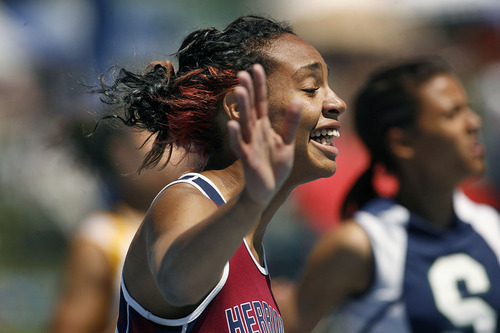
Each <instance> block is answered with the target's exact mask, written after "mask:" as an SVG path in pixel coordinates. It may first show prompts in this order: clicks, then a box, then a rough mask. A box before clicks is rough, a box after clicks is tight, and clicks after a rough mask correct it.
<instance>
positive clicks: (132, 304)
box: [121, 262, 229, 326]
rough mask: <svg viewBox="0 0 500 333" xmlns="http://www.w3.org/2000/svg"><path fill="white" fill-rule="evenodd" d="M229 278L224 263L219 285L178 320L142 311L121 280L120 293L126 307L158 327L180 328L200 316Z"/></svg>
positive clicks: (227, 267)
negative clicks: (189, 312)
mask: <svg viewBox="0 0 500 333" xmlns="http://www.w3.org/2000/svg"><path fill="white" fill-rule="evenodd" d="M228 276H229V262H227V263H226V265H225V266H224V271H223V273H222V277H221V279H220V280H219V283H217V285H216V286H215V288H214V289H212V291H211V292H210V294H208V296H207V297H205V299H204V300H203V301H202V302H201V303H200V305H198V307H197V308H196V309H195V310H194V311H193V312H192V313H191V314H189V315H187V316H186V317H184V318H178V319H167V318H162V317H158V316H155V315H154V314H152V313H151V312H149V311H148V310H146V309H144V308H143V307H142V306H141V305H140V304H139V303H138V302H137V301H136V300H135V299H134V298H132V296H131V295H130V294H129V292H128V290H127V287H126V286H125V283H124V282H123V280H122V284H121V285H122V292H123V297H124V298H125V301H126V302H127V304H128V306H130V307H132V308H133V309H134V310H135V311H137V312H138V313H139V314H140V315H141V316H142V317H144V318H146V319H148V320H150V321H152V322H154V323H156V324H160V325H164V326H182V325H186V324H189V323H191V322H192V321H194V320H195V319H196V318H198V317H199V316H200V314H201V313H202V312H203V311H204V310H205V308H206V307H207V306H208V304H209V303H210V302H211V301H212V299H213V298H214V297H215V296H217V294H218V293H219V291H220V290H221V289H222V287H224V285H225V284H226V281H227V278H228Z"/></svg>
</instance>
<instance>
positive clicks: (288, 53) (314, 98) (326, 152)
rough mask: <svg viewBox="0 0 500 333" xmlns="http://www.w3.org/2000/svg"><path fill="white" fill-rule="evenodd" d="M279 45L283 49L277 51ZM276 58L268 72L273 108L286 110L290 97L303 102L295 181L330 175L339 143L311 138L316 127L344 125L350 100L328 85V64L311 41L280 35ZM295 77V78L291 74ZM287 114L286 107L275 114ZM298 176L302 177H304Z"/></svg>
mask: <svg viewBox="0 0 500 333" xmlns="http://www.w3.org/2000/svg"><path fill="white" fill-rule="evenodd" d="M277 48H280V49H282V50H283V51H280V52H275V50H276V49H277ZM270 49H271V50H272V51H273V55H274V56H273V58H274V59H275V60H276V61H278V62H279V63H280V66H279V68H278V69H276V70H274V71H273V72H272V73H270V74H269V76H268V87H269V96H270V99H269V106H270V109H276V110H284V108H285V107H286V105H287V101H289V100H291V99H293V98H298V99H300V100H301V101H302V103H303V110H302V119H301V123H300V126H299V128H298V130H297V136H296V156H295V160H296V161H300V162H299V163H295V164H294V169H293V171H292V179H291V183H296V184H298V183H304V182H307V181H310V180H313V179H317V178H320V177H329V176H331V175H333V174H334V173H335V171H336V168H337V167H336V163H335V158H336V156H337V155H338V154H339V151H338V149H337V148H336V147H335V145H324V144H320V143H317V142H315V141H314V140H311V138H310V135H311V132H312V131H313V130H315V129H323V128H336V129H339V128H340V122H339V116H340V115H341V114H342V113H344V112H345V110H346V104H345V103H344V101H343V100H342V99H341V98H339V97H338V96H337V95H336V94H335V93H334V92H333V91H332V89H331V88H330V87H329V85H328V74H329V70H328V67H327V65H326V63H325V61H324V60H323V58H322V57H321V55H320V54H319V53H318V51H317V50H316V49H315V48H314V47H312V46H311V45H310V44H308V43H307V42H305V41H304V40H302V39H300V38H299V37H297V36H294V35H287V36H284V37H283V38H280V39H279V40H277V41H276V42H275V43H273V46H272V47H271V48H270ZM290 77H291V78H292V79H291V80H290V79H289V78H290ZM281 114H284V111H281V112H275V113H273V114H271V121H274V120H275V119H273V115H281ZM298 177H301V178H300V179H299V178H298Z"/></svg>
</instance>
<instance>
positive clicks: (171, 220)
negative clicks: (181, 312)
mask: <svg viewBox="0 0 500 333" xmlns="http://www.w3.org/2000/svg"><path fill="white" fill-rule="evenodd" d="M216 210H217V206H216V205H215V203H214V202H213V201H212V200H211V199H209V198H207V197H206V196H205V195H203V194H202V193H201V192H200V191H198V190H197V189H196V188H194V187H193V186H192V185H189V184H182V183H181V184H176V185H173V186H172V187H170V188H168V189H166V190H165V191H164V193H162V195H161V196H160V197H159V198H158V199H157V200H156V202H155V203H154V205H153V206H152V207H151V210H150V212H149V213H148V215H147V216H146V221H145V224H144V225H145V231H146V237H147V244H148V249H149V250H148V251H149V253H148V257H149V263H150V265H151V268H152V270H153V272H156V271H157V269H158V268H159V267H160V265H161V263H162V260H163V258H164V255H165V253H166V252H167V251H168V249H169V248H170V247H171V246H172V244H173V243H174V242H175V241H176V240H177V239H178V238H179V236H180V235H182V234H184V233H185V232H186V231H187V230H189V229H191V228H193V227H195V226H196V225H198V224H199V223H200V222H202V221H203V220H205V219H206V218H207V217H209V216H210V215H212V214H213V213H214V212H215V211H216Z"/></svg>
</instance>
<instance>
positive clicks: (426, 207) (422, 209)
mask: <svg viewBox="0 0 500 333" xmlns="http://www.w3.org/2000/svg"><path fill="white" fill-rule="evenodd" d="M455 187H456V185H455V184H454V185H444V184H442V183H438V182H435V181H429V179H428V178H425V177H424V178H418V177H413V178H409V177H401V179H400V191H399V193H398V194H397V201H398V202H399V203H400V204H401V205H403V206H405V207H406V208H408V210H410V211H411V212H412V213H415V214H417V215H419V216H420V217H422V218H424V219H426V220H427V221H429V222H430V223H432V224H433V225H435V226H437V227H440V228H443V229H446V228H448V227H450V225H451V223H452V222H453V221H452V217H453V192H454V190H455Z"/></svg>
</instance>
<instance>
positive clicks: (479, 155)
mask: <svg viewBox="0 0 500 333" xmlns="http://www.w3.org/2000/svg"><path fill="white" fill-rule="evenodd" d="M418 98H419V100H420V104H421V108H420V113H419V116H418V121H417V127H416V130H415V133H412V134H414V135H415V147H416V157H417V160H416V162H417V163H419V164H420V166H422V167H424V168H426V170H427V171H429V172H431V173H432V175H433V176H434V177H435V178H440V177H442V178H444V179H448V180H449V181H450V182H460V181H461V180H463V179H464V178H466V177H468V176H471V175H474V174H478V173H481V172H483V171H484V168H485V161H484V149H483V146H482V145H481V143H480V141H479V129H480V128H481V119H480V117H479V116H478V115H477V114H476V113H475V112H474V111H473V110H472V109H471V108H470V106H469V101H468V98H467V94H466V92H465V91H464V89H463V87H462V85H461V84H460V82H459V81H458V80H457V79H456V78H455V77H454V76H452V75H449V74H440V75H437V76H435V77H434V78H432V79H431V80H430V81H428V82H427V83H425V84H423V85H422V86H421V88H420V89H419V92H418Z"/></svg>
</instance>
